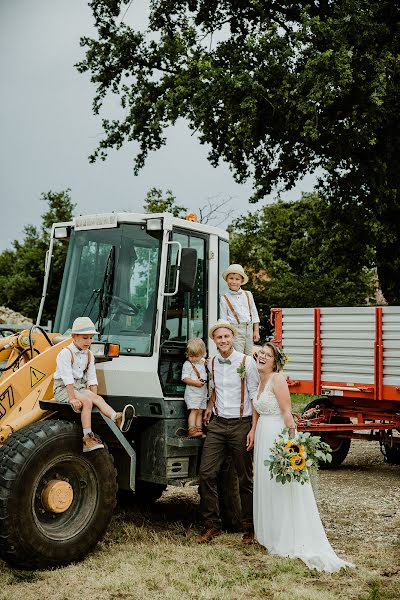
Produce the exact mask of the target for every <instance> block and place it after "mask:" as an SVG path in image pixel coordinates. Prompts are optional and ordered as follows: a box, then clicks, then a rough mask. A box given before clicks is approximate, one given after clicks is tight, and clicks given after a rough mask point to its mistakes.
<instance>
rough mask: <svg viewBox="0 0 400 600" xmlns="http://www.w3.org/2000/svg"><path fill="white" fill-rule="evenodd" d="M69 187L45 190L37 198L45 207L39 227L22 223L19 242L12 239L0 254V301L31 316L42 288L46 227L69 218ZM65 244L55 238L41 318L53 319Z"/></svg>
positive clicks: (47, 243) (47, 233) (47, 240)
mask: <svg viewBox="0 0 400 600" xmlns="http://www.w3.org/2000/svg"><path fill="white" fill-rule="evenodd" d="M69 192H70V190H66V191H63V192H58V193H57V192H51V191H49V192H47V194H44V193H43V194H42V195H41V200H43V201H44V202H47V204H48V210H47V211H46V212H45V213H44V214H43V215H42V226H41V228H40V230H39V229H38V228H37V227H34V226H33V225H26V226H25V227H24V239H23V241H22V242H19V241H17V240H15V241H14V242H13V249H12V250H5V251H4V252H2V253H1V254H0V304H4V305H5V306H8V307H10V308H12V309H13V310H16V311H18V312H21V313H22V314H23V315H25V316H26V317H30V318H32V319H35V317H36V315H37V312H38V308H39V304H40V299H41V295H42V288H43V277H44V263H45V257H46V251H47V249H48V246H49V240H50V236H49V228H50V227H51V225H52V224H53V223H57V222H65V221H71V219H72V212H73V210H74V208H75V204H73V203H72V201H71V198H70V194H69ZM66 252H67V246H66V244H65V242H63V241H62V240H55V243H54V248H53V271H52V273H53V276H52V281H51V284H50V287H49V289H48V297H47V300H46V303H45V310H44V313H43V322H46V320H48V319H54V315H55V312H56V308H57V302H58V295H59V291H60V286H61V281H62V275H63V271H64V265H65V257H66Z"/></svg>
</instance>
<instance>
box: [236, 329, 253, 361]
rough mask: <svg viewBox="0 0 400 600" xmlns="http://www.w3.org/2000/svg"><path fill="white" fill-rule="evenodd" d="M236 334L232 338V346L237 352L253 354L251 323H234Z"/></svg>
mask: <svg viewBox="0 0 400 600" xmlns="http://www.w3.org/2000/svg"><path fill="white" fill-rule="evenodd" d="M235 327H236V331H237V335H235V337H234V338H233V347H234V348H235V350H237V351H238V352H243V354H247V355H248V356H253V323H238V324H237V325H235Z"/></svg>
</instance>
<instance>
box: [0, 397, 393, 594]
mask: <svg viewBox="0 0 400 600" xmlns="http://www.w3.org/2000/svg"><path fill="white" fill-rule="evenodd" d="M296 404H297V407H296V408H298V407H299V404H301V399H300V400H297V401H296ZM399 484H400V466H391V465H387V464H384V463H383V459H382V456H381V454H380V452H379V446H378V445H377V444H376V443H375V442H360V441H356V442H353V444H352V448H351V450H350V453H349V456H348V458H347V459H346V461H345V462H344V463H343V465H342V467H340V468H339V469H337V470H335V471H321V472H320V474H319V480H318V493H317V498H318V504H319V507H320V512H321V516H322V520H323V522H324V525H325V527H326V531H327V534H328V537H329V539H330V541H331V543H332V545H333V547H334V548H335V550H336V551H337V553H338V554H339V555H340V556H342V557H344V558H347V559H349V560H351V561H353V562H354V563H355V564H356V569H354V570H346V571H342V572H340V573H337V574H334V575H328V574H320V573H316V572H314V571H310V570H308V569H307V567H305V565H304V564H303V563H302V562H301V561H299V560H289V559H280V558H274V557H270V556H268V555H267V553H266V551H265V550H264V549H263V548H262V547H260V546H258V545H254V546H251V547H246V546H243V545H242V544H241V541H240V539H241V536H240V534H224V535H222V536H221V537H219V538H216V539H215V540H214V541H213V543H212V544H210V545H207V546H204V545H202V546H199V545H197V544H196V543H195V541H194V538H195V536H196V534H197V532H198V530H199V528H200V518H199V511H198V495H197V489H196V488H195V487H185V488H173V487H169V488H168V489H167V491H166V492H165V493H164V495H163V497H162V498H161V499H160V500H159V501H158V502H157V503H156V504H155V505H154V506H153V507H151V508H147V509H141V508H138V507H136V506H134V505H132V507H130V508H128V509H122V508H117V509H116V511H115V515H114V517H113V520H112V523H111V526H110V527H109V529H108V532H107V535H106V537H105V538H104V540H103V541H102V542H101V543H100V544H98V546H97V548H96V549H95V551H94V552H93V553H92V554H91V555H89V556H88V557H87V558H86V559H85V560H84V561H83V562H82V563H80V564H74V565H70V566H68V567H65V568H63V569H57V570H54V571H37V572H27V571H17V570H14V569H10V568H9V567H8V566H7V565H6V564H5V563H2V562H0V600H16V599H17V598H23V599H24V600H41V599H44V598H46V599H48V598H51V599H52V600H89V599H90V600H153V599H154V600H156V599H161V598H163V599H165V600H176V599H180V598H182V599H183V598H185V599H186V598H188V599H193V600H195V599H196V600H197V599H200V600H203V599H204V600H245V599H246V600H250V599H267V600H268V599H270V600H334V599H340V600H342V599H343V600H347V599H350V600H399V598H400V540H399V532H400V493H399V492H400V485H399Z"/></svg>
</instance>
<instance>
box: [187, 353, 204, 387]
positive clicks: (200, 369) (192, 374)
mask: <svg viewBox="0 0 400 600" xmlns="http://www.w3.org/2000/svg"><path fill="white" fill-rule="evenodd" d="M194 366H195V367H196V369H197V370H198V372H199V375H200V378H201V379H203V380H204V381H207V371H206V365H205V360H204V358H202V359H200V360H199V362H196V363H194ZM183 379H194V380H195V381H198V380H199V378H198V377H197V374H196V372H195V370H194V369H193V363H191V362H190V360H186V361H185V362H184V363H183V368H182V380H183Z"/></svg>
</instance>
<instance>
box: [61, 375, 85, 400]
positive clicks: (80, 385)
mask: <svg viewBox="0 0 400 600" xmlns="http://www.w3.org/2000/svg"><path fill="white" fill-rule="evenodd" d="M74 390H76V391H77V392H85V391H86V390H87V382H86V380H85V379H83V377H82V378H81V379H75V381H74ZM53 393H54V400H55V401H56V402H62V403H64V404H69V397H68V392H67V386H66V385H65V383H64V382H63V380H62V379H55V380H54V386H53Z"/></svg>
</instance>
